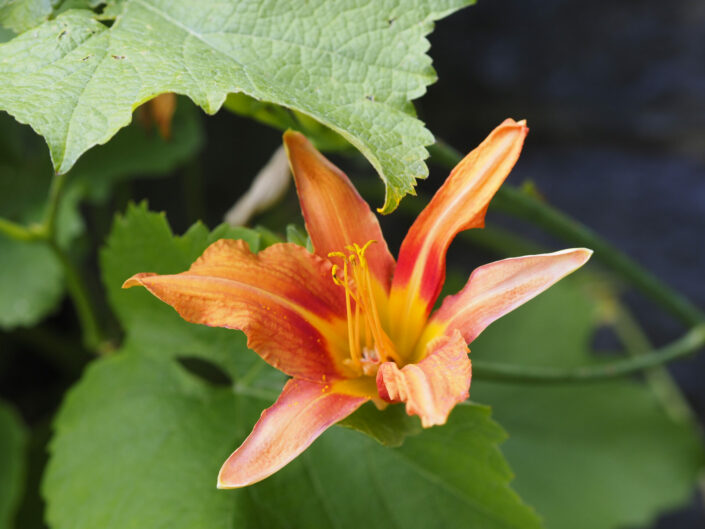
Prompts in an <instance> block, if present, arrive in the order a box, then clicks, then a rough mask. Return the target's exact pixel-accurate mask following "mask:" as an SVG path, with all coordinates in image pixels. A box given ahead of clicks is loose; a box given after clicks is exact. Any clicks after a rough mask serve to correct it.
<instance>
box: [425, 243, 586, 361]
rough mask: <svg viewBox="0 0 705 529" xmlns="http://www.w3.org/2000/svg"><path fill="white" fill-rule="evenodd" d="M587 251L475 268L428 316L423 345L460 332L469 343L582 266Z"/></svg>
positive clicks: (573, 251)
mask: <svg viewBox="0 0 705 529" xmlns="http://www.w3.org/2000/svg"><path fill="white" fill-rule="evenodd" d="M591 255H592V251H591V250H587V249H585V248H576V249H573V250H563V251H560V252H555V253H549V254H543V255H528V256H525V257H515V258H512V259H505V260H503V261H497V262H495V263H490V264H487V265H484V266H481V267H479V268H477V269H476V270H475V271H474V272H473V273H472V274H471V275H470V279H469V280H468V282H467V284H466V285H465V287H463V289H462V290H461V291H460V292H459V293H457V294H456V295H454V296H448V297H447V298H446V299H444V300H443V304H442V305H441V307H440V308H439V309H438V310H437V311H436V312H435V313H434V314H433V315H432V316H431V318H430V319H429V322H428V327H427V329H426V331H425V332H424V336H423V337H422V339H421V340H420V341H419V348H418V349H417V354H421V355H423V352H422V351H421V350H420V349H421V348H423V343H424V341H430V340H432V339H433V337H434V336H438V335H439V334H440V333H442V332H445V333H446V334H450V333H452V332H457V331H460V332H461V333H462V335H463V338H464V339H465V341H466V342H467V343H470V342H472V341H473V340H474V339H475V338H476V337H477V336H478V335H479V334H480V333H481V332H482V331H483V330H484V329H485V328H486V327H487V326H488V325H489V324H490V323H492V322H493V321H495V320H496V319H498V318H500V317H502V316H504V315H505V314H507V313H508V312H511V311H512V310H514V309H516V308H517V307H519V306H520V305H522V304H524V303H526V302H527V301H529V300H530V299H531V298H533V297H535V296H537V295H539V294H540V293H541V292H543V291H544V290H546V289H547V288H548V287H550V286H551V285H553V284H554V283H556V282H557V281H558V280H560V279H561V278H563V277H565V276H567V275H568V274H570V273H571V272H573V271H574V270H576V269H578V268H580V267H581V266H583V265H584V264H585V263H586V262H587V260H588V259H589V258H590V256H591Z"/></svg>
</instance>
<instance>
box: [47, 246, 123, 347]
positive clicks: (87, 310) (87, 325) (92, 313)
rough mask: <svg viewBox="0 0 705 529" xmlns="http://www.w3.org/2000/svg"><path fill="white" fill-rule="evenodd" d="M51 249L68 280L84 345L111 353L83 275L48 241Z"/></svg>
mask: <svg viewBox="0 0 705 529" xmlns="http://www.w3.org/2000/svg"><path fill="white" fill-rule="evenodd" d="M47 242H48V244H49V247H50V248H51V249H52V251H53V252H54V255H56V257H57V259H59V262H60V263H61V266H62V268H63V270H64V278H65V280H66V289H67V290H68V293H69V296H70V297H71V301H72V302H73V305H74V307H75V308H76V314H77V315H78V321H79V322H80V324H81V330H82V331H83V343H84V345H85V346H86V348H87V349H89V350H90V351H93V352H95V353H97V354H104V353H107V352H109V350H110V348H109V345H108V344H107V342H106V340H105V339H104V338H103V334H102V331H101V328H100V325H99V323H98V319H97V317H96V310H95V308H94V307H93V304H92V301H91V296H90V294H89V292H88V288H87V286H86V284H85V282H84V281H83V278H82V277H81V273H80V272H79V271H78V269H77V268H76V266H75V265H74V264H73V262H72V261H71V259H70V258H69V256H68V255H67V254H66V252H65V251H64V250H63V249H62V248H61V247H60V246H59V245H58V244H57V243H56V241H47Z"/></svg>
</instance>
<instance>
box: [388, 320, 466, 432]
mask: <svg viewBox="0 0 705 529" xmlns="http://www.w3.org/2000/svg"><path fill="white" fill-rule="evenodd" d="M429 348H430V349H431V353H430V354H429V355H428V356H426V358H424V359H423V360H422V361H421V362H419V363H418V364H407V365H405V366H404V367H403V368H402V369H399V368H398V367H397V365H396V364H395V363H394V362H385V363H384V364H382V365H381V366H380V367H379V371H377V391H378V392H379V396H380V397H381V398H382V399H384V400H386V401H388V402H406V413H408V414H409V415H418V416H419V417H421V424H422V425H423V427H424V428H428V427H429V426H433V425H434V424H445V422H446V420H447V419H448V415H449V414H450V412H451V410H452V409H453V407H454V406H455V405H456V404H457V403H458V402H461V401H463V400H465V399H467V398H468V391H469V389H470V379H471V377H472V367H471V365H470V359H469V358H468V346H467V345H466V343H465V340H463V337H462V336H461V335H460V333H459V332H455V333H454V334H453V335H451V336H441V337H440V338H438V339H437V340H435V341H434V342H433V343H431V344H430V346H429Z"/></svg>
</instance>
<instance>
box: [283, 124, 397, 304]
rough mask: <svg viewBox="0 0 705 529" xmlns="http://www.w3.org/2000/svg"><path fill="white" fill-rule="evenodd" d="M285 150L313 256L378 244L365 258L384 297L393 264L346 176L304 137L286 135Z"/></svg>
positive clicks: (372, 217) (371, 217) (367, 208)
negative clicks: (314, 253) (372, 241)
mask: <svg viewBox="0 0 705 529" xmlns="http://www.w3.org/2000/svg"><path fill="white" fill-rule="evenodd" d="M284 147H285V148H286V152H287V154H288V156H289V163H290V164H291V172H292V173H293V174H294V180H295V182H296V191H297V192H298V194H299V201H300V202H301V211H302V212H303V215H304V220H305V221H306V229H307V230H308V233H309V235H310V236H311V242H313V247H314V250H315V252H316V253H317V254H318V255H320V256H321V257H327V256H328V254H329V253H330V252H345V247H346V246H348V245H351V244H353V243H355V244H358V245H359V246H363V245H364V244H365V243H366V242H367V241H370V240H374V241H377V244H373V245H372V246H370V247H369V249H368V250H367V252H366V253H365V257H366V258H367V262H368V264H369V267H370V271H371V272H372V274H373V276H374V277H375V278H376V279H377V281H379V283H380V285H381V286H382V287H383V288H384V290H385V292H387V291H389V284H390V281H391V277H392V274H393V273H394V258H393V257H392V255H391V254H390V253H389V249H388V248H387V243H386V242H385V240H384V236H383V235H382V230H381V229H380V227H379V222H378V221H377V217H376V216H375V214H374V213H373V212H372V210H371V209H370V206H369V205H368V204H367V202H365V201H364V200H363V199H362V197H360V195H359V194H358V192H357V190H356V189H355V188H354V187H353V185H352V184H351V183H350V180H349V179H348V177H347V176H345V173H343V172H342V171H341V170H340V169H338V168H337V167H336V166H335V165H333V164H332V163H331V162H330V161H328V160H327V159H326V158H325V157H324V156H323V155H322V154H321V153H320V152H318V151H317V150H316V148H315V147H314V146H313V145H311V143H310V142H309V141H308V140H307V139H306V137H305V136H304V135H303V134H301V133H299V132H293V131H288V132H286V133H285V134H284ZM345 253H347V252H345Z"/></svg>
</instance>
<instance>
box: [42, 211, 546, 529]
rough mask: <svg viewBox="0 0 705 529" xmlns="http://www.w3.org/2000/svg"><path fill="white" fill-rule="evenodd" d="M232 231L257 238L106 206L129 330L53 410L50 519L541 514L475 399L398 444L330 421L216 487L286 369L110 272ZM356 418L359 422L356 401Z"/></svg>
mask: <svg viewBox="0 0 705 529" xmlns="http://www.w3.org/2000/svg"><path fill="white" fill-rule="evenodd" d="M238 235H241V236H245V237H246V238H247V240H248V242H249V243H250V245H251V246H252V247H254V248H257V246H258V242H259V239H257V238H256V237H254V236H253V234H252V232H249V231H246V230H240V231H232V229H229V228H219V229H216V230H215V232H212V233H208V232H207V230H205V228H204V227H203V226H202V225H196V226H194V227H193V228H191V229H190V230H189V231H188V232H187V233H186V234H185V235H184V236H182V237H175V236H173V235H172V233H171V231H170V229H169V227H168V225H167V223H166V222H165V219H164V217H163V215H158V214H155V213H150V212H148V211H146V209H145V207H144V206H132V207H130V208H129V209H128V211H127V213H126V215H125V216H124V217H122V218H120V219H118V220H117V221H116V224H115V226H114V229H113V233H112V235H111V237H110V238H109V241H108V244H107V246H106V248H105V249H104V250H103V252H102V254H101V262H102V266H103V272H104V282H105V284H106V287H107V289H108V296H109V299H110V302H111V304H112V305H113V307H114V309H115V311H116V313H117V314H118V317H119V319H120V321H121V322H122V323H123V325H124V326H125V330H126V334H127V341H126V345H125V347H124V349H123V350H122V351H121V352H119V353H117V354H116V355H115V356H113V357H112V358H109V359H105V360H101V361H99V362H97V363H95V364H94V365H93V366H92V367H90V368H89V369H88V371H87V373H86V374H85V376H84V377H83V379H82V381H81V382H80V383H79V384H78V386H77V387H75V388H74V389H73V390H72V391H71V392H70V393H69V395H68V397H67V399H66V401H65V403H64V404H63V406H62V409H61V411H60V413H59V415H58V417H57V419H56V424H55V428H56V435H55V437H54V440H53V442H52V444H51V460H50V464H49V467H48V471H47V474H46V478H45V481H44V486H43V490H44V495H45V497H46V498H47V501H48V520H49V522H50V524H51V525H52V527H53V529H63V528H66V529H69V528H70V529H89V528H90V529H93V528H95V527H100V528H101V529H131V528H138V527H139V528H140V529H141V528H142V527H169V528H170V529H180V528H184V529H192V528H194V527H203V528H208V529H212V528H215V529H217V528H239V527H248V528H252V529H255V528H260V527H261V528H262V529H264V528H267V529H276V528H279V527H281V528H284V527H315V528H317V529H325V528H329V527H330V528H336V529H340V528H351V529H352V528H358V527H369V528H371V529H375V528H377V527H379V528H383V527H384V528H388V527H389V526H390V525H391V526H399V527H402V526H403V527H408V528H415V527H419V528H424V529H426V528H436V527H437V528H445V527H463V528H466V527H467V528H478V529H493V528H503V529H508V528H517V529H531V528H535V527H539V523H538V521H537V518H536V516H535V515H534V514H533V512H532V511H531V510H530V509H529V508H527V507H526V506H525V505H523V504H522V503H521V501H520V500H519V499H518V497H517V496H516V495H515V494H514V493H513V492H512V490H511V489H510V488H509V486H508V482H509V480H510V479H511V473H510V471H509V469H508V467H507V465H506V463H505V461H504V459H503V457H502V455H501V453H500V452H499V450H498V448H497V444H498V443H500V442H502V441H503V440H504V438H505V435H504V433H503V431H502V430H501V428H499V427H498V426H497V425H496V424H495V423H493V422H492V421H491V419H490V417H489V411H488V409H487V408H485V407H481V406H477V405H464V406H461V407H459V408H458V409H457V410H456V411H455V412H454V413H453V414H452V416H451V419H450V422H449V424H448V425H447V426H445V427H443V428H434V429H432V430H429V431H425V432H424V433H421V434H419V435H416V436H413V437H408V438H407V439H406V442H405V443H404V445H403V446H401V447H399V448H394V449H391V448H385V447H383V446H382V445H380V444H379V443H377V442H375V441H374V440H372V439H371V438H369V437H367V436H364V435H362V434H360V433H358V432H354V431H350V430H349V429H344V428H334V429H332V430H330V431H328V432H327V433H326V434H324V436H323V437H322V438H321V439H320V440H318V441H317V442H316V443H315V444H314V445H313V447H312V448H311V449H309V450H308V451H307V452H306V453H305V454H304V455H303V456H302V457H300V458H299V459H297V460H296V461H295V462H294V463H292V464H290V465H289V466H287V467H286V468H285V469H284V470H283V471H281V472H279V473H277V474H276V475H275V476H273V477H271V478H269V479H267V480H266V481H265V482H263V483H261V484H259V485H256V486H254V487H250V488H247V489H244V490H241V491H218V490H216V488H215V478H216V476H217V472H218V468H219V466H220V465H221V464H222V462H223V461H224V460H225V458H226V457H227V456H228V454H229V453H230V451H232V450H233V449H234V448H235V447H236V446H237V445H238V444H239V443H240V442H241V441H242V440H243V439H244V437H245V436H246V435H247V434H248V432H249V431H250V429H251V428H252V426H253V425H254V423H255V422H256V420H257V418H258V417H259V414H260V412H261V411H262V410H263V409H264V408H265V407H267V406H268V405H269V404H270V403H271V402H272V401H273V400H274V399H275V398H276V395H277V393H278V390H279V388H281V385H282V383H283V379H282V378H281V376H278V373H277V372H276V371H274V370H273V369H272V368H269V367H268V366H266V364H263V363H262V362H261V361H259V360H257V356H256V355H255V354H254V353H253V352H252V351H249V350H248V349H247V348H246V347H245V343H244V340H243V339H242V334H241V333H240V332H237V331H232V330H225V329H212V328H207V327H204V326H197V325H192V324H189V323H186V322H184V321H183V320H181V319H180V318H179V317H178V316H177V315H176V313H175V312H174V311H173V309H171V308H170V307H168V306H167V305H164V304H162V303H160V302H158V301H156V300H155V299H154V298H153V297H152V296H150V295H149V294H147V293H146V292H145V291H144V290H141V289H130V290H121V289H120V285H121V284H122V282H123V281H124V280H125V279H126V278H127V277H128V276H130V275H131V274H133V273H135V272H141V271H153V272H175V271H180V270H183V269H184V268H186V267H187V266H188V265H189V264H190V263H191V261H193V260H194V259H195V258H196V257H197V256H198V255H199V254H200V253H201V252H202V251H203V249H204V248H205V247H206V246H207V245H208V244H209V242H211V241H213V240H214V239H216V238H217V237H222V236H231V237H234V236H238ZM184 356H191V357H193V356H197V357H199V358H201V359H202V360H207V361H209V362H211V363H213V364H215V365H217V366H219V367H220V368H221V369H222V370H224V371H226V372H227V373H228V375H229V376H230V378H231V379H232V380H233V381H234V383H232V384H227V383H226V384H225V385H222V384H221V385H220V386H214V385H212V384H210V383H207V382H205V381H204V380H203V379H202V378H201V377H200V376H196V375H195V374H194V373H193V372H189V371H187V370H186V369H185V368H184V366H183V365H182V364H181V363H179V362H176V361H175V358H178V357H184ZM247 359H249V360H247ZM253 359H254V362H253V361H252V360H253ZM252 366H254V367H252ZM255 373H257V374H258V375H257V376H253V375H254V374H255ZM396 411H399V410H396ZM391 415H392V416H395V415H398V414H395V413H392V414H391ZM393 422H394V424H402V423H404V421H402V420H401V419H400V418H399V417H395V418H393ZM350 426H351V427H355V428H358V429H362V430H365V429H366V427H365V424H364V417H362V418H359V419H358V421H357V423H355V424H351V425H350ZM372 430H373V431H374V432H376V433H378V434H379V429H378V428H372ZM406 433H411V432H410V431H409V432H406ZM379 435H381V436H382V437H384V439H383V440H385V441H390V439H391V440H392V441H394V439H393V436H390V435H388V434H384V433H382V434H379ZM396 444H398V443H396Z"/></svg>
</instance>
